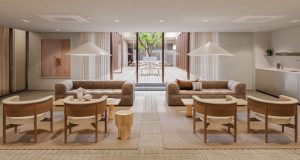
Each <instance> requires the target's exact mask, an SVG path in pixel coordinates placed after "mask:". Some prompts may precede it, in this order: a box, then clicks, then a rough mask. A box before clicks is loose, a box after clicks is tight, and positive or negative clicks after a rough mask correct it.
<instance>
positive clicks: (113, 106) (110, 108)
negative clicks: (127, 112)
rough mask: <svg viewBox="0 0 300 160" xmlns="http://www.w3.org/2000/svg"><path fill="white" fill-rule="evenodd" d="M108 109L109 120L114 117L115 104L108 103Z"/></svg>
mask: <svg viewBox="0 0 300 160" xmlns="http://www.w3.org/2000/svg"><path fill="white" fill-rule="evenodd" d="M108 110H109V116H108V119H110V120H113V119H115V105H109V107H108Z"/></svg>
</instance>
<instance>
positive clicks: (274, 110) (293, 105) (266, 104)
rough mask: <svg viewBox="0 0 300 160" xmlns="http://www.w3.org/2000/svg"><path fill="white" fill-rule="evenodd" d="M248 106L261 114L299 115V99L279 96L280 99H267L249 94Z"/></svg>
mask: <svg viewBox="0 0 300 160" xmlns="http://www.w3.org/2000/svg"><path fill="white" fill-rule="evenodd" d="M247 101H248V108H249V109H251V110H252V111H254V112H257V113H260V114H268V115H271V116H295V115H297V106H298V100H296V99H294V98H291V97H287V96H283V95H281V96H279V101H271V100H265V99H261V98H257V97H253V96H247Z"/></svg>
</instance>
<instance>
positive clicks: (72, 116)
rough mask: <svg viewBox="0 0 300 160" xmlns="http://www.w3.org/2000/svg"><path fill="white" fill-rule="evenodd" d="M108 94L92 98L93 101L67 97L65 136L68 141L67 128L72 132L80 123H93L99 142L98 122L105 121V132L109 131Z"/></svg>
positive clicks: (96, 138) (65, 100)
mask: <svg viewBox="0 0 300 160" xmlns="http://www.w3.org/2000/svg"><path fill="white" fill-rule="evenodd" d="M106 100H107V96H102V97H101V98H100V99H92V100H91V101H83V102H81V101H78V99H74V97H73V96H68V97H66V98H65V99H64V100H63V102H64V104H65V114H64V121H65V122H64V125H65V138H64V141H65V143H67V130H68V129H69V133H71V132H72V127H74V126H77V125H79V124H91V125H93V126H94V127H95V141H96V143H97V142H98V122H99V121H104V128H105V133H107V103H106Z"/></svg>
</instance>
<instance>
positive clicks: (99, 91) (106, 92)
mask: <svg viewBox="0 0 300 160" xmlns="http://www.w3.org/2000/svg"><path fill="white" fill-rule="evenodd" d="M86 92H87V94H91V95H95V94H101V95H112V94H122V89H86ZM68 93H71V94H77V89H73V90H71V91H69V92H68Z"/></svg>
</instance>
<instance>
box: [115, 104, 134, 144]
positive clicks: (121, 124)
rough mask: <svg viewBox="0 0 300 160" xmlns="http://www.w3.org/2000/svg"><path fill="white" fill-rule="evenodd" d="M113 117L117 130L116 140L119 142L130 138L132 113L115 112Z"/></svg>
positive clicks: (127, 111) (126, 111) (124, 111)
mask: <svg viewBox="0 0 300 160" xmlns="http://www.w3.org/2000/svg"><path fill="white" fill-rule="evenodd" d="M115 116H116V119H115V122H116V125H117V128H118V138H119V139H121V140H125V139H128V138H129V137H130V133H131V126H132V122H133V114H132V112H131V111H129V110H121V111H117V112H116V114H115Z"/></svg>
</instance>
